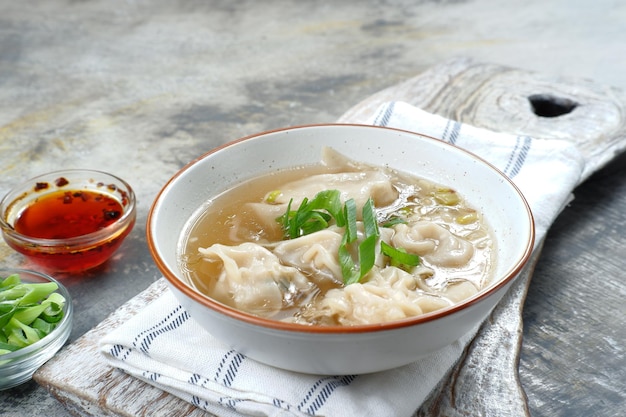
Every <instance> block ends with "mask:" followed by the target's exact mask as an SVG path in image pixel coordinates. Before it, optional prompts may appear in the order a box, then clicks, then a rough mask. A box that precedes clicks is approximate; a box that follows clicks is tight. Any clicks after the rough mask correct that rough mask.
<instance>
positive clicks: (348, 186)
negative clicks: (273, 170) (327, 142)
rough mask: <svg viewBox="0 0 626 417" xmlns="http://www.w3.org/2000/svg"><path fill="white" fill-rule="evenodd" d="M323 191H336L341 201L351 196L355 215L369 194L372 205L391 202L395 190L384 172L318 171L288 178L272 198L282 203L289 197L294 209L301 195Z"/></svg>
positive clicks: (393, 198) (307, 195) (312, 194)
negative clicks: (302, 177)
mask: <svg viewBox="0 0 626 417" xmlns="http://www.w3.org/2000/svg"><path fill="white" fill-rule="evenodd" d="M325 190H339V192H340V193H341V201H342V202H345V201H346V200H348V199H349V198H353V199H354V201H355V203H356V206H357V208H358V216H359V218H360V216H361V208H362V207H363V206H364V205H365V202H366V201H367V199H368V198H370V196H371V197H372V199H373V200H374V205H376V206H385V205H388V204H391V203H392V202H394V201H395V200H396V198H398V191H397V190H396V189H395V188H394V187H393V185H392V183H391V179H390V178H389V176H388V175H386V174H385V173H384V172H382V171H359V172H341V173H337V174H318V175H312V176H310V177H306V178H304V179H301V180H297V181H292V182H290V183H287V184H285V185H284V186H283V187H281V189H280V191H281V195H280V196H278V197H277V198H276V200H275V203H276V204H280V205H282V204H284V205H286V204H287V203H289V200H290V199H292V198H293V201H294V204H293V205H292V208H297V207H298V206H299V205H300V202H301V201H302V200H303V199H304V198H305V197H306V198H309V199H312V198H313V197H314V196H315V195H316V194H317V193H319V192H320V191H325Z"/></svg>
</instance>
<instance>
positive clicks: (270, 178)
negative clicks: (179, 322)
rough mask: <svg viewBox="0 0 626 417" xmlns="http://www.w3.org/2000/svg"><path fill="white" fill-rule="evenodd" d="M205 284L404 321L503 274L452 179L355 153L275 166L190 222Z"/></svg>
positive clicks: (266, 303) (326, 320)
mask: <svg viewBox="0 0 626 417" xmlns="http://www.w3.org/2000/svg"><path fill="white" fill-rule="evenodd" d="M183 236H184V238H183V241H182V242H181V245H180V248H181V249H180V250H181V256H180V257H179V259H181V264H182V265H181V266H182V269H183V270H184V271H185V274H186V278H187V280H188V282H189V284H190V285H191V286H193V287H194V288H195V289H196V290H197V291H199V292H201V293H203V294H205V295H207V296H209V297H211V298H213V299H215V300H217V301H219V302H221V303H223V304H226V305H228V306H231V307H233V308H236V309H238V310H242V311H245V312H248V313H251V314H254V315H257V316H262V317H267V318H273V319H276V320H283V321H290V322H296V323H302V324H309V325H344V326H349V325H359V324H371V323H381V322H388V321H395V320H401V319H404V318H408V317H414V316H418V315H421V314H425V313H429V312H432V311H435V310H438V309H441V308H445V307H448V306H451V305H454V304H455V303H458V302H459V301H462V300H464V299H466V298H468V297H471V296H472V295H474V294H476V293H477V292H478V291H479V290H480V289H481V288H483V287H485V286H486V285H487V284H488V283H489V281H490V279H491V271H492V269H493V263H494V259H493V254H494V253H495V250H494V247H493V244H494V243H493V239H492V236H491V232H490V230H489V227H488V225H487V223H486V221H485V220H484V219H483V217H482V214H481V213H479V212H478V211H476V210H475V209H473V208H472V207H470V206H469V205H468V204H467V203H466V202H465V200H464V199H463V197H462V190H461V193H457V191H456V190H452V189H450V188H448V187H446V186H445V185H441V184H436V183H433V182H431V181H428V180H425V179H422V178H417V177H414V176H411V175H407V174H404V173H399V172H396V171H394V170H391V169H387V168H385V167H380V166H371V165H366V164H361V163H358V162H355V161H351V160H349V159H347V158H345V157H343V156H342V155H339V154H337V153H336V152H334V151H333V150H330V149H327V150H325V151H324V154H323V155H322V161H321V163H320V164H318V165H314V166H306V167H294V168H293V169H289V170H284V171H280V172H275V173H271V174H268V175H265V176H262V177H259V178H256V179H253V180H251V181H247V182H245V183H243V184H240V185H238V186H237V187H234V188H232V189H230V190H228V191H226V192H224V193H223V194H221V195H219V196H217V197H216V198H214V199H212V200H211V201H209V202H207V204H206V206H205V207H203V209H202V210H201V211H199V212H198V215H197V216H196V217H195V218H194V219H193V221H191V222H190V223H189V225H188V227H187V229H186V231H185V232H184V233H183Z"/></svg>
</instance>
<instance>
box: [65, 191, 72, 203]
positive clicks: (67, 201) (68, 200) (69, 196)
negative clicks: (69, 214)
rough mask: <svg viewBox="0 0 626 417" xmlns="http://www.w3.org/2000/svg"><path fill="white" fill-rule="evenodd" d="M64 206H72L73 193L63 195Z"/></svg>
mask: <svg viewBox="0 0 626 417" xmlns="http://www.w3.org/2000/svg"><path fill="white" fill-rule="evenodd" d="M63 204H72V193H71V192H69V191H68V192H66V193H65V194H63Z"/></svg>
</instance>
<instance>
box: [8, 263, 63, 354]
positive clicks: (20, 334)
mask: <svg viewBox="0 0 626 417" xmlns="http://www.w3.org/2000/svg"><path fill="white" fill-rule="evenodd" d="M57 288H58V285H57V284H56V283H54V282H46V283H22V282H21V280H20V277H19V275H18V274H12V275H10V276H8V277H6V278H4V279H2V281H1V282H0V355H2V354H4V353H8V352H13V351H15V350H18V349H20V348H22V347H25V346H28V345H31V344H33V343H35V342H37V341H39V340H41V339H42V338H44V337H45V336H46V335H48V334H49V333H50V332H52V331H53V330H54V328H55V327H56V323H58V322H59V321H60V320H61V319H62V318H63V306H64V305H65V298H64V297H63V296H62V295H61V294H59V293H56V292H54V291H56V290H57Z"/></svg>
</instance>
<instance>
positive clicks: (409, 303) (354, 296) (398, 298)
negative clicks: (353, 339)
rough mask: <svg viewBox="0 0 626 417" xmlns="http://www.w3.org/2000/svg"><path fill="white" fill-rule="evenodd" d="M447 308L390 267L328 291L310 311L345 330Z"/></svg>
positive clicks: (443, 301) (440, 299)
mask: <svg viewBox="0 0 626 417" xmlns="http://www.w3.org/2000/svg"><path fill="white" fill-rule="evenodd" d="M451 304H452V303H451V302H450V300H448V299H446V298H445V297H440V296H438V295H436V294H429V293H427V292H425V291H422V290H421V289H420V288H419V286H418V283H417V280H416V277H415V276H414V275H412V274H410V273H408V272H405V271H403V270H401V269H399V268H396V267H393V266H390V267H386V268H384V269H383V270H380V271H379V270H378V268H374V269H373V270H372V271H370V273H369V274H368V275H367V281H366V282H363V283H356V284H351V285H347V286H346V287H344V288H341V289H332V290H330V291H328V292H327V293H326V296H325V297H324V298H323V299H321V300H319V303H318V304H317V305H316V306H314V307H313V308H312V311H315V312H316V313H315V314H318V315H319V314H323V315H324V316H326V317H329V318H331V319H332V321H334V322H336V323H337V324H340V325H344V326H349V325H359V324H370V323H382V322H387V321H392V320H401V319H405V318H408V317H413V316H417V315H420V314H425V313H428V312H431V311H434V310H438V309H441V308H444V307H447V306H449V305H451ZM305 315H306V313H305Z"/></svg>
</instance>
